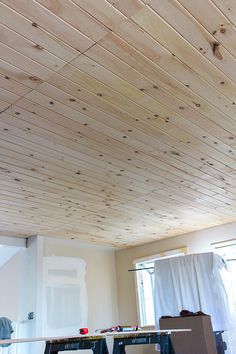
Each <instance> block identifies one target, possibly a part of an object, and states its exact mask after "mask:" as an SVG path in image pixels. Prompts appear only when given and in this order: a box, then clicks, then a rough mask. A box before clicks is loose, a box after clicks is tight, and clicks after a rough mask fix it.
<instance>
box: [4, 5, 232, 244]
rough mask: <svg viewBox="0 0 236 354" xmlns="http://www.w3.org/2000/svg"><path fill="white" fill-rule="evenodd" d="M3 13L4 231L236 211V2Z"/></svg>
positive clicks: (128, 240)
mask: <svg viewBox="0 0 236 354" xmlns="http://www.w3.org/2000/svg"><path fill="white" fill-rule="evenodd" d="M0 21H1V29H0V42H1V43H0V46H1V47H0V58H1V60H0V63H1V64H0V65H1V76H0V84H1V88H0V99H1V100H0V110H1V115H0V135H1V139H0V199H1V202H0V211H1V214H0V215H1V219H0V234H2V235H14V236H22V237H23V236H29V235H32V234H40V235H47V236H55V237H63V238H76V239H77V238H78V239H80V240H83V241H89V242H95V243H100V244H108V245H115V246H118V247H126V246H132V245H138V244H142V243H145V242H149V241H153V240H157V239H161V238H165V237H171V236H174V235H178V234H182V233H186V232H189V231H192V230H198V229H202V228H206V227H210V226H213V225H218V224H223V223H227V222H230V221H234V220H236V160H235V154H236V145H235V144H236V134H235V133H236V125H235V123H236V104H235V103H236V59H235V58H236V2H235V1H234V0H213V1H210V0H197V1H196V0H179V1H175V0H146V1H140V0H120V1H119V0H107V1H106V0H73V1H70V0H37V1H36V0H35V1H33V0H2V1H1V2H0Z"/></svg>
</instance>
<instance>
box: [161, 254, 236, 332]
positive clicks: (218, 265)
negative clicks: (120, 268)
mask: <svg viewBox="0 0 236 354" xmlns="http://www.w3.org/2000/svg"><path fill="white" fill-rule="evenodd" d="M223 268H226V264H225V262H224V260H223V259H222V258H221V257H220V256H219V255H217V254H214V253H211V252H210V253H201V254H192V255H187V256H181V257H174V258H169V259H163V260H161V259H160V260H157V261H156V262H155V267H154V274H155V275H154V279H155V287H154V306H155V321H156V326H157V328H158V327H159V318H160V317H161V316H168V315H169V316H179V313H180V311H181V310H183V309H185V310H188V311H191V312H198V311H202V312H204V313H206V314H208V315H210V316H211V320H212V326H213V330H214V331H221V330H227V329H228V327H229V311H228V301H227V294H226V291H225V287H224V283H223V281H222V277H221V270H222V269H223Z"/></svg>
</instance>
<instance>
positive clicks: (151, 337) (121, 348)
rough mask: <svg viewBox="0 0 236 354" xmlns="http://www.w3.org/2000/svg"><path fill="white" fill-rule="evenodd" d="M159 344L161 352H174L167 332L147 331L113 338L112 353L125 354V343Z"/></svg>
mask: <svg viewBox="0 0 236 354" xmlns="http://www.w3.org/2000/svg"><path fill="white" fill-rule="evenodd" d="M141 344H160V349H161V354H175V352H174V348H173V346H172V342H171V339H170V335H169V334H166V333H165V334H156V333H147V334H140V333H137V334H135V335H130V336H127V335H123V336H122V334H121V335H120V336H119V337H115V338H114V345H113V354H126V351H125V346H126V345H141Z"/></svg>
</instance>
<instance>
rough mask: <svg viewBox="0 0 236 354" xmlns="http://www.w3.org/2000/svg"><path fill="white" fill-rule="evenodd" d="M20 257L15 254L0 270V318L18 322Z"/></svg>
mask: <svg viewBox="0 0 236 354" xmlns="http://www.w3.org/2000/svg"><path fill="white" fill-rule="evenodd" d="M21 269H22V268H21V256H20V254H19V253H18V254H16V255H15V256H13V257H12V258H11V259H10V260H9V261H8V262H7V263H5V264H4V265H3V266H2V267H1V268H0V282H1V291H0V317H8V318H9V319H11V320H12V321H14V322H17V321H18V309H19V295H20V276H21Z"/></svg>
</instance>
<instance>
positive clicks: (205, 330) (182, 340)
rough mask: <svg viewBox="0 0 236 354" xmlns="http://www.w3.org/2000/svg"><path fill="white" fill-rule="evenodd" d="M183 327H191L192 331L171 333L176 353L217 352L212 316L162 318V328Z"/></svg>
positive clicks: (206, 353)
mask: <svg viewBox="0 0 236 354" xmlns="http://www.w3.org/2000/svg"><path fill="white" fill-rule="evenodd" d="M181 328H182V329H183V328H189V329H191V330H192V331H191V332H179V333H173V334H171V338H172V343H173V346H174V349H175V352H176V354H217V349H216V341H215V335H214V332H213V329H212V324H211V318H210V316H186V317H171V318H162V319H160V329H181Z"/></svg>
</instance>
